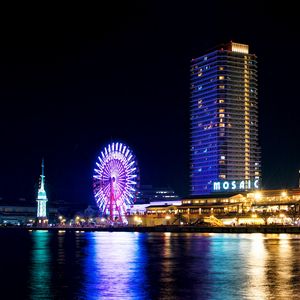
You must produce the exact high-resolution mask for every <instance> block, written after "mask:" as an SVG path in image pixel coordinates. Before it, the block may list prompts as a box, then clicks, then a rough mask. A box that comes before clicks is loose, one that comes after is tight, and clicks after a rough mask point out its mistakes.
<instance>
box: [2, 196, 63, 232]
mask: <svg viewBox="0 0 300 300" xmlns="http://www.w3.org/2000/svg"><path fill="white" fill-rule="evenodd" d="M36 213H37V208H36V205H35V204H34V202H33V201H27V200H26V199H23V198H21V199H20V200H5V199H1V200H0V225H16V226H22V225H28V226H32V225H34V224H35V222H36ZM57 215H58V210H57V209H56V208H54V207H51V208H48V217H49V222H50V223H52V222H55V220H56V218H57Z"/></svg>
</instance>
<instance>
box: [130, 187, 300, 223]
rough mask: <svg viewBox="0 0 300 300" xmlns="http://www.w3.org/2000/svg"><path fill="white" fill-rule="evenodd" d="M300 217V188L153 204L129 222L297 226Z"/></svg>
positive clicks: (202, 197)
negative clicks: (171, 203)
mask: <svg viewBox="0 0 300 300" xmlns="http://www.w3.org/2000/svg"><path fill="white" fill-rule="evenodd" d="M299 220H300V188H297V189H287V190H260V191H256V192H250V193H238V194H233V193H232V194H229V193H226V194H211V195H207V196H199V197H194V198H184V199H182V203H181V205H180V206H175V205H150V206H148V207H147V208H146V212H145V214H144V215H142V216H139V219H137V218H135V216H131V218H129V224H132V225H144V226H156V225H184V224H192V225H196V224H202V223H210V224H211V225H215V226H219V225H222V224H223V225H243V224H244V225H264V224H272V223H273V224H294V225H296V224H298V222H299Z"/></svg>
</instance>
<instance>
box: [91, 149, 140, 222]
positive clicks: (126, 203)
mask: <svg viewBox="0 0 300 300" xmlns="http://www.w3.org/2000/svg"><path fill="white" fill-rule="evenodd" d="M138 178H139V176H138V167H137V162H136V160H135V157H134V155H133V153H132V151H131V150H130V148H129V147H128V146H127V145H125V144H122V143H111V144H109V145H107V146H106V147H104V149H103V150H102V151H101V154H100V155H99V156H98V159H97V162H96V168H95V169H94V176H93V179H94V182H93V188H94V196H95V200H96V203H97V205H98V207H99V209H100V212H101V214H102V215H103V216H108V217H109V220H110V221H111V222H114V221H116V220H117V221H119V222H122V223H125V222H126V217H125V215H126V211H127V209H129V208H130V206H131V205H132V204H133V203H134V200H135V196H136V193H137V186H138Z"/></svg>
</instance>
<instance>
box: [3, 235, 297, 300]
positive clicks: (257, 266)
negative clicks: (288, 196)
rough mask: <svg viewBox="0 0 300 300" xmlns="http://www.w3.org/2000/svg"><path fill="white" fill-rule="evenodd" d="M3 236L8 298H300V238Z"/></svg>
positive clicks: (268, 236) (5, 297)
mask: <svg viewBox="0 0 300 300" xmlns="http://www.w3.org/2000/svg"><path fill="white" fill-rule="evenodd" d="M0 240H1V247H0V272H1V281H0V282H1V283H0V295H1V299H222V300H223V299H225V300H226V299H300V236H299V235H288V234H279V235H270V234H269V235H263V234H200V233H196V234H195V233H191V234H182V233H181V234H174V233H172V234H171V233H129V232H77V233H75V232H58V233H55V232H47V231H31V232H30V231H28V232H22V231H18V230H16V231H15V230H1V231H0ZM298 294H299V295H298ZM4 295H5V296H4Z"/></svg>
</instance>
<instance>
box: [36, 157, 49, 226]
mask: <svg viewBox="0 0 300 300" xmlns="http://www.w3.org/2000/svg"><path fill="white" fill-rule="evenodd" d="M36 201H37V218H38V220H39V223H41V222H43V223H45V221H46V219H47V206H46V205H47V201H48V199H47V194H46V190H45V175H44V160H42V175H41V183H40V188H39V190H38V196H37V199H36Z"/></svg>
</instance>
